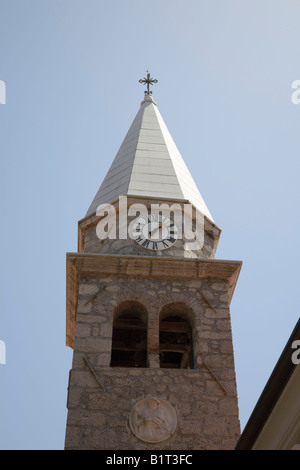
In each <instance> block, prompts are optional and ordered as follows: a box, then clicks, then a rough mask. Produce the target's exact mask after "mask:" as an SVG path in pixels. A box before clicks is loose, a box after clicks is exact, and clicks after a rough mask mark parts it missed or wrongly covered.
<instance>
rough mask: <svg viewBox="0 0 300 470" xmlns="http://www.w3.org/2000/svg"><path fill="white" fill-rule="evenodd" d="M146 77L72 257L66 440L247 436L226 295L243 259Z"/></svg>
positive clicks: (122, 442) (146, 446) (158, 444)
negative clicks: (233, 252) (229, 243)
mask: <svg viewBox="0 0 300 470" xmlns="http://www.w3.org/2000/svg"><path fill="white" fill-rule="evenodd" d="M140 82H142V83H145V84H146V85H147V90H146V91H145V96H144V99H143V101H142V103H141V105H140V108H139V110H138V112H137V115H136V117H135V119H134V121H133V123H132V125H131V126H130V128H129V131H128V133H127V135H126V136H125V139H124V141H123V143H122V145H121V146H120V149H119V151H118V153H117V155H116V157H115V159H114V160H113V162H112V164H111V167H110V169H109V171H108V173H107V175H106V177H105V178H104V180H103V183H102V185H101V186H100V189H99V191H98V192H97V194H96V195H95V198H94V200H93V201H92V203H91V205H90V207H89V209H88V211H87V214H86V216H85V217H84V218H83V219H82V220H80V221H79V223H78V252H77V253H68V254H67V345H68V346H69V347H71V348H73V350H74V352H73V363H72V369H71V371H70V377H69V388H68V400H67V407H68V418H67V429H66V439H65V448H66V449H108V450H114V449H115V450H164V449H167V450H172V449H174V450H175V449H177V450H204V449H206V450H218V449H220V450H221V449H234V447H235V444H236V442H237V440H238V438H239V435H240V425H239V417H238V399H237V390H236V379H235V367H234V354H233V346H232V333H231V322H230V302H231V299H232V295H233V292H234V289H235V285H236V282H237V279H238V276H239V272H240V269H241V264H242V263H241V262H240V261H225V260H218V259H215V253H216V249H217V245H218V241H219V237H220V234H221V230H220V228H219V227H218V226H217V225H216V223H215V222H214V220H213V218H212V215H211V214H210V212H209V210H208V208H207V206H206V204H205V202H204V200H203V198H202V196H201V194H200V192H199V191H198V189H197V187H196V184H195V182H194V180H193V178H192V176H191V174H190V172H189V171H188V169H187V167H186V165H185V163H184V161H183V159H182V157H181V155H180V153H179V151H178V149H177V147H176V145H175V143H174V141H173V139H172V137H171V135H170V133H169V131H168V129H167V127H166V125H165V123H164V120H163V118H162V116H161V114H160V112H159V110H158V108H157V105H156V103H155V101H154V99H153V97H152V92H151V91H150V89H149V87H150V85H152V84H153V83H156V82H157V80H154V79H152V78H151V77H150V74H148V75H147V77H146V78H144V79H143V80H140Z"/></svg>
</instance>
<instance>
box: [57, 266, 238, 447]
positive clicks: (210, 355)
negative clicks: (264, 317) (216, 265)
mask: <svg viewBox="0 0 300 470" xmlns="http://www.w3.org/2000/svg"><path fill="white" fill-rule="evenodd" d="M170 276H171V277H172V278H170V279H166V278H164V279H159V278H155V279H149V278H139V277H128V276H115V275H109V276H105V275H84V276H81V279H80V284H79V296H78V306H77V315H76V333H75V344H74V357H73V365H72V371H71V374H70V384H69V396H68V410H69V412H68V421H67V433H66V449H120V450H121V449H161V450H163V449H181V450H185V449H233V448H234V446H235V444H236V442H237V439H238V437H239V433H240V428H239V419H238V404H237V392H236V382H235V370H234V358H233V347H232V335H231V324H230V312H229V306H228V283H227V282H225V281H224V282H223V281H220V280H218V281H216V280H214V279H206V280H203V279H201V280H200V279H199V280H198V279H194V280H191V279H190V280H188V279H186V280H185V279H176V273H170ZM124 301H138V302H140V303H141V304H142V305H143V306H145V307H146V309H147V312H148V355H149V367H148V368H113V367H110V358H111V347H112V331H113V321H114V312H115V309H116V307H117V306H118V305H120V303H121V302H124ZM172 303H180V304H184V305H186V307H187V308H188V311H189V312H192V318H190V321H191V323H192V328H193V342H194V345H193V351H194V364H195V368H194V369H160V368H159V362H158V361H157V360H155V358H156V357H157V354H158V350H157V348H158V347H159V340H158V338H159V318H160V312H161V310H162V309H163V308H164V307H165V306H166V305H168V304H172ZM148 396H153V397H157V398H158V399H164V400H167V402H168V403H170V404H171V405H172V407H173V408H174V409H175V412H176V415H177V426H176V430H175V432H174V434H172V436H170V437H169V438H168V439H166V440H165V441H164V442H161V443H157V444H155V443H152V444H149V443H145V442H143V441H142V440H141V439H139V438H138V437H136V436H135V435H134V433H133V432H132V429H131V428H130V426H129V416H130V412H131V410H132V408H133V406H134V405H135V403H137V402H138V401H139V400H141V399H143V398H145V397H148Z"/></svg>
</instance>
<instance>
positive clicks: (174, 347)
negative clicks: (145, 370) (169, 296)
mask: <svg viewBox="0 0 300 470" xmlns="http://www.w3.org/2000/svg"><path fill="white" fill-rule="evenodd" d="M192 313H193V312H192V310H191V309H190V308H189V307H187V306H186V305H185V304H183V303H181V302H176V303H171V304H168V305H166V306H165V307H164V308H163V309H162V311H161V314H160V325H159V326H160V328H159V358H160V367H161V368H163V369H193V367H194V359H193V339H192V326H191V325H192Z"/></svg>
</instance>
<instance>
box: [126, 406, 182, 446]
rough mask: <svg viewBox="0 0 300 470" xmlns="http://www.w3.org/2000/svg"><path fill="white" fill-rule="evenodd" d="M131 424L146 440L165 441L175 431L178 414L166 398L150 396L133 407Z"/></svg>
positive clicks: (153, 441) (152, 441) (139, 435)
mask: <svg viewBox="0 0 300 470" xmlns="http://www.w3.org/2000/svg"><path fill="white" fill-rule="evenodd" d="M129 424H130V427H131V430H132V432H133V433H134V434H135V436H136V437H138V438H139V439H141V440H142V441H144V442H149V443H156V442H162V441H165V440H166V439H168V438H169V437H170V436H171V435H172V434H173V433H174V431H175V429H176V425H177V416H176V413H175V410H174V408H173V407H172V406H171V405H170V403H168V402H167V401H166V400H163V399H162V398H155V397H148V398H144V399H143V400H140V401H139V402H138V403H136V405H135V406H134V407H133V409H132V411H131V413H130V417H129Z"/></svg>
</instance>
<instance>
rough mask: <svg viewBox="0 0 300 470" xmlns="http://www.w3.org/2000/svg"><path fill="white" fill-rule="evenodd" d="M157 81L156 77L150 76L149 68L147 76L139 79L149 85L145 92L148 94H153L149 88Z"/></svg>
mask: <svg viewBox="0 0 300 470" xmlns="http://www.w3.org/2000/svg"><path fill="white" fill-rule="evenodd" d="M157 82H158V80H156V78H150V73H148V70H147V78H143V79H141V80H139V83H145V85H147V91H145V94H147V95H152V91H150V90H149V86H150V85H153V83H157Z"/></svg>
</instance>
